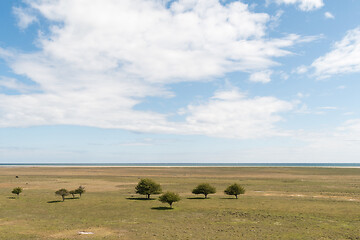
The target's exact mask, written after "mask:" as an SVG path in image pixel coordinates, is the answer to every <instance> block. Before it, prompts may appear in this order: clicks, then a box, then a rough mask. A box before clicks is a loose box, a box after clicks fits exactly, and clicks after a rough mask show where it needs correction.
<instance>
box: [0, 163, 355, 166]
mask: <svg viewBox="0 0 360 240" xmlns="http://www.w3.org/2000/svg"><path fill="white" fill-rule="evenodd" d="M0 166H4V167H6V166H93V167H109V166H110V167H111V166H113V167H122V166H124V167H126V166H129V167H152V166H154V167H360V163H0Z"/></svg>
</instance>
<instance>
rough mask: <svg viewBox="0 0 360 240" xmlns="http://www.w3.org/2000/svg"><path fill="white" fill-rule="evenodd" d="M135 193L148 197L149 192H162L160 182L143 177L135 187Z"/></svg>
mask: <svg viewBox="0 0 360 240" xmlns="http://www.w3.org/2000/svg"><path fill="white" fill-rule="evenodd" d="M135 190H136V193H138V194H141V195H146V196H147V198H148V199H150V195H151V194H160V193H161V192H162V190H161V186H160V184H158V183H156V182H154V181H153V180H151V179H149V178H143V179H141V180H140V182H139V183H138V185H137V186H136V187H135Z"/></svg>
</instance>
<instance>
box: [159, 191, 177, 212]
mask: <svg viewBox="0 0 360 240" xmlns="http://www.w3.org/2000/svg"><path fill="white" fill-rule="evenodd" d="M180 199H181V198H180V196H179V194H177V193H173V192H166V193H164V194H163V195H161V196H160V197H159V201H160V202H163V203H168V204H169V205H170V207H171V208H172V204H173V203H174V202H178V201H180Z"/></svg>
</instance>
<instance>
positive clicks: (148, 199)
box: [126, 197, 155, 201]
mask: <svg viewBox="0 0 360 240" xmlns="http://www.w3.org/2000/svg"><path fill="white" fill-rule="evenodd" d="M126 199H127V200H140V201H152V200H155V198H136V197H128V198H126Z"/></svg>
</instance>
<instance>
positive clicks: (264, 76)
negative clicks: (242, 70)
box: [249, 70, 272, 83]
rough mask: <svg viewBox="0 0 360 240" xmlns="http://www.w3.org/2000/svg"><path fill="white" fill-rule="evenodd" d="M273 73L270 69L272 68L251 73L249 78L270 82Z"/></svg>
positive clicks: (255, 80) (254, 80)
mask: <svg viewBox="0 0 360 240" xmlns="http://www.w3.org/2000/svg"><path fill="white" fill-rule="evenodd" d="M271 74H272V71H270V70H265V71H261V72H256V73H252V74H251V75H250V78H249V80H250V81H251V82H261V83H268V82H270V81H271Z"/></svg>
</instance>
